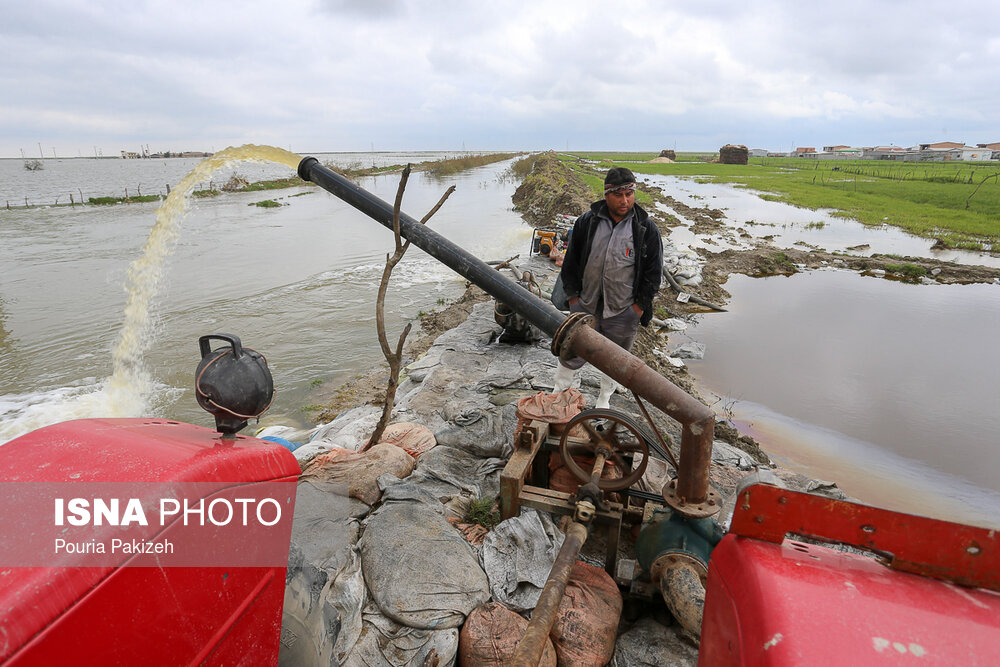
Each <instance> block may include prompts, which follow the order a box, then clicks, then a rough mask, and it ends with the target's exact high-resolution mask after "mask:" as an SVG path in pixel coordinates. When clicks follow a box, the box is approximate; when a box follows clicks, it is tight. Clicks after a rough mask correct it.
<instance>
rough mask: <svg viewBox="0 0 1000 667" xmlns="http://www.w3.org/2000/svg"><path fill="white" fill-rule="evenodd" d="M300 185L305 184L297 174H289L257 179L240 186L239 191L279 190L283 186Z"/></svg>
mask: <svg viewBox="0 0 1000 667" xmlns="http://www.w3.org/2000/svg"><path fill="white" fill-rule="evenodd" d="M300 185H306V182H305V181H303V180H302V179H301V178H299V177H298V176H290V177H288V178H278V179H275V180H273V181H258V182H256V183H251V184H250V185H248V186H246V187H244V188H240V190H239V191H240V192H260V191H261V190H281V189H283V188H295V187H298V186H300Z"/></svg>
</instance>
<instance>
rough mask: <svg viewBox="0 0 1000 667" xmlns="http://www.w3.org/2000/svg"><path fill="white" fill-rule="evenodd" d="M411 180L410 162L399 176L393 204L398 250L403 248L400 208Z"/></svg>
mask: <svg viewBox="0 0 1000 667" xmlns="http://www.w3.org/2000/svg"><path fill="white" fill-rule="evenodd" d="M408 180H410V164H409V163H407V164H406V168H405V169H403V174H402V175H401V176H400V177H399V187H397V188H396V201H395V203H394V204H393V205H392V233H393V235H394V236H395V237H396V252H397V253H398V252H400V251H401V250H402V248H401V247H400V243H399V209H400V206H401V205H402V203H403V191H404V190H406V182H407V181H408ZM397 261H398V260H397Z"/></svg>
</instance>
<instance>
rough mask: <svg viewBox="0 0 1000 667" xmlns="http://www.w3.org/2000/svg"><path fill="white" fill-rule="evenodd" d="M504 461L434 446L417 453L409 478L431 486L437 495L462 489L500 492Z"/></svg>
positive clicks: (491, 493)
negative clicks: (427, 450) (417, 456)
mask: <svg viewBox="0 0 1000 667" xmlns="http://www.w3.org/2000/svg"><path fill="white" fill-rule="evenodd" d="M504 465H506V461H505V460H504V459H502V458H483V457H481V456H477V455H475V454H472V453H470V452H468V451H467V450H464V449H459V448H457V447H452V446H445V445H442V446H440V447H435V448H434V449H432V450H431V451H429V452H427V453H426V454H424V455H423V456H422V457H420V462H419V464H418V465H417V467H416V469H415V470H414V471H413V475H412V479H413V481H415V482H418V483H421V484H424V485H426V486H427V488H429V489H433V490H435V492H436V493H437V494H438V495H439V496H445V495H454V494H456V493H459V492H465V493H467V494H469V495H471V496H473V497H475V498H486V497H491V498H492V497H494V496H497V495H499V494H500V473H501V472H503V468H504Z"/></svg>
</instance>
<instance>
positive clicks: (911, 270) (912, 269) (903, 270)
mask: <svg viewBox="0 0 1000 667" xmlns="http://www.w3.org/2000/svg"><path fill="white" fill-rule="evenodd" d="M885 270H886V271H888V272H889V273H900V274H902V275H903V279H904V280H906V281H908V282H914V283H915V282H917V281H918V280H920V279H921V278H923V277H924V276H926V275H927V269H925V268H924V267H922V266H917V265H916V264H886V265H885Z"/></svg>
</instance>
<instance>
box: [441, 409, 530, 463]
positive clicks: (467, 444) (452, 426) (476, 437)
mask: <svg viewBox="0 0 1000 667" xmlns="http://www.w3.org/2000/svg"><path fill="white" fill-rule="evenodd" d="M449 405H450V404H449ZM446 407H449V406H446ZM508 408H509V409H508ZM453 412H455V410H454V408H453V407H449V409H447V410H446V411H445V413H446V416H447V417H448V421H449V423H448V424H445V425H444V426H443V427H442V428H440V429H439V430H438V431H437V432H436V433H435V434H434V437H435V439H436V440H437V443H438V444H439V445H448V446H450V447H455V448H457V449H463V450H465V451H467V452H469V453H471V454H475V455H476V456H486V457H499V458H504V459H505V458H507V457H509V456H510V453H511V452H512V451H513V449H514V448H513V445H512V443H511V439H510V434H511V433H512V432H513V430H514V429H513V426H514V424H515V423H516V421H517V416H516V415H515V414H514V408H513V406H505V407H504V409H502V410H484V409H481V408H465V409H462V410H461V411H458V412H457V414H452V413H453Z"/></svg>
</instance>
